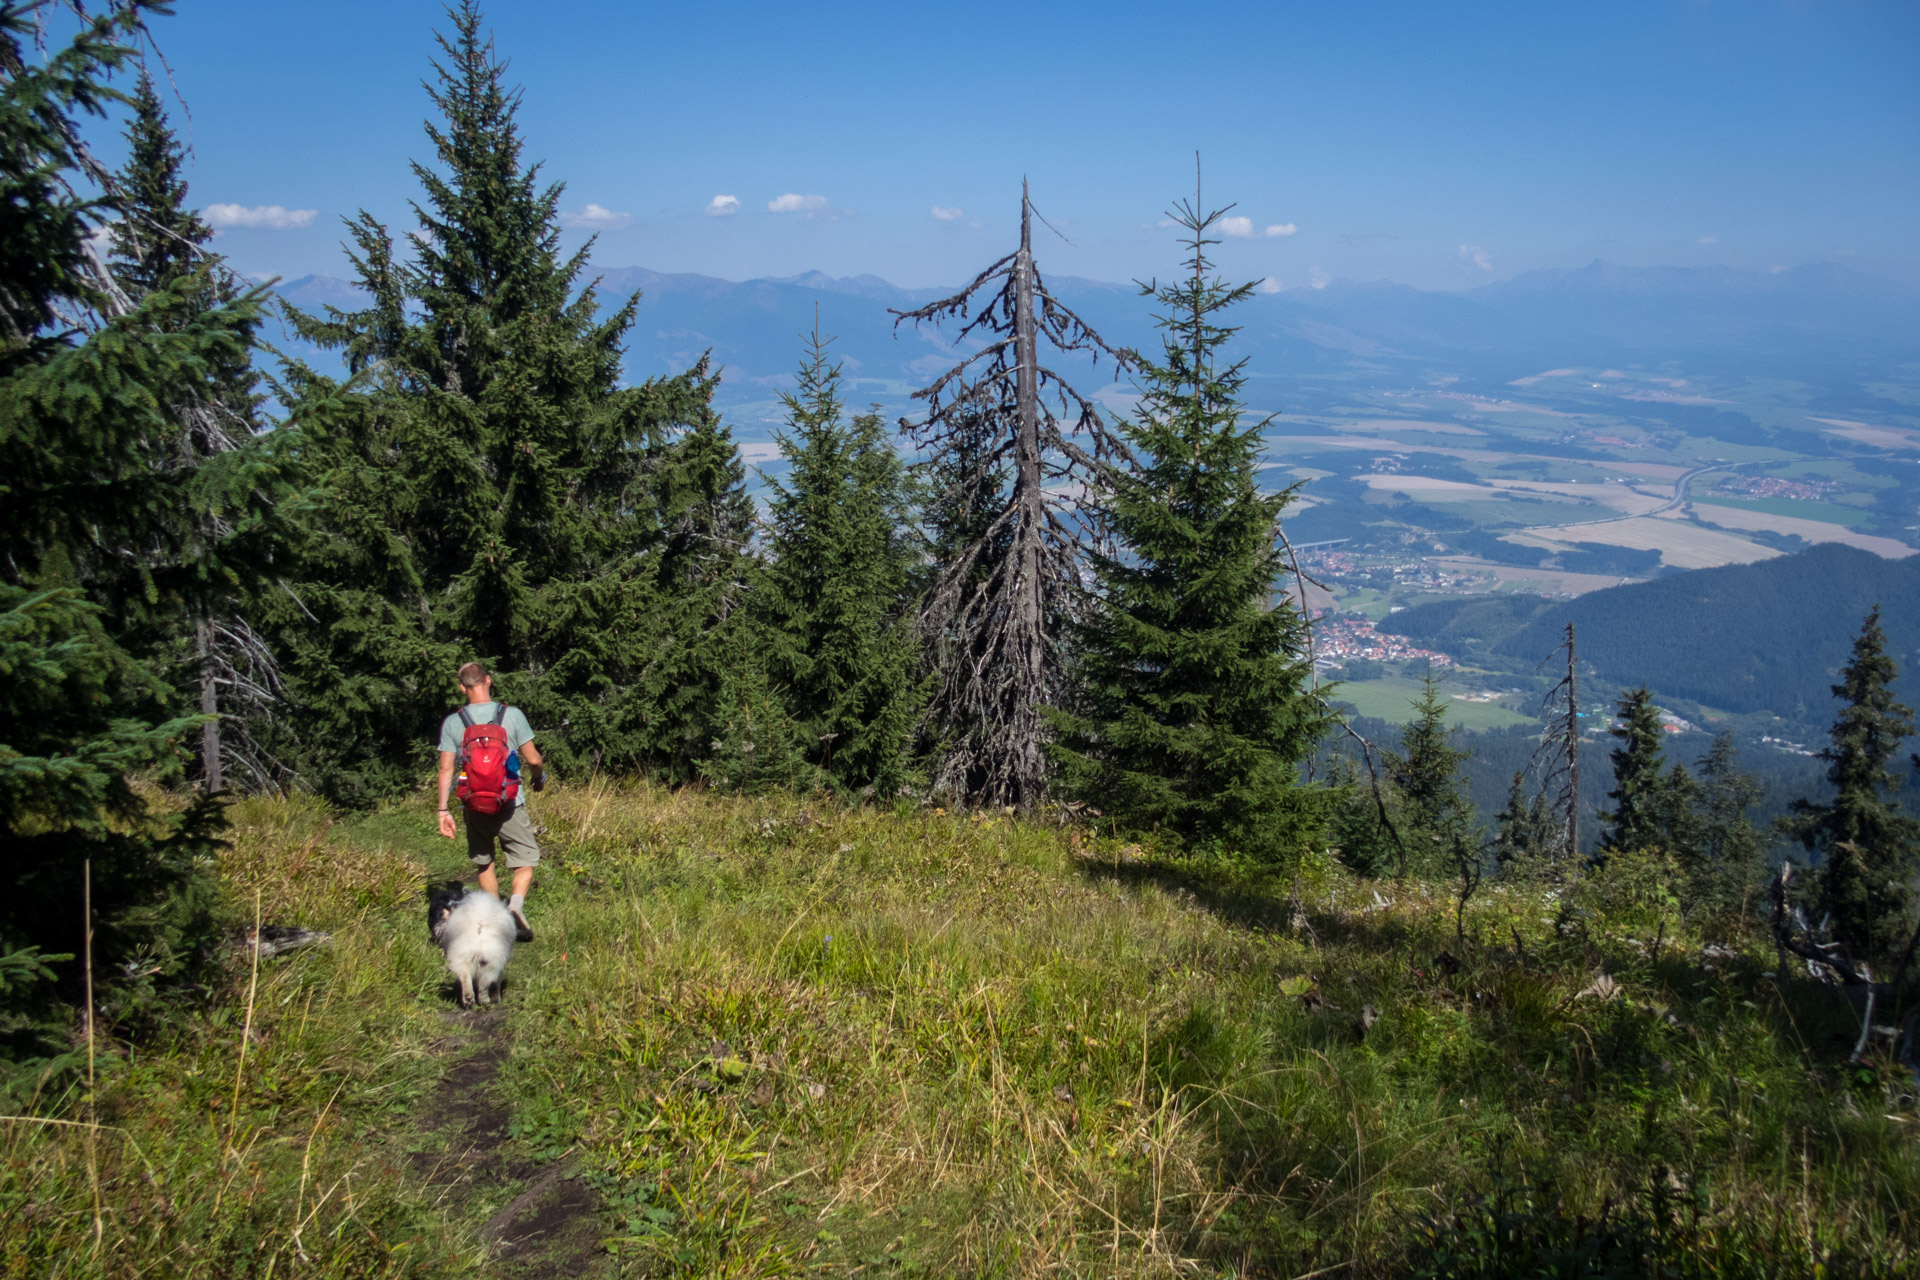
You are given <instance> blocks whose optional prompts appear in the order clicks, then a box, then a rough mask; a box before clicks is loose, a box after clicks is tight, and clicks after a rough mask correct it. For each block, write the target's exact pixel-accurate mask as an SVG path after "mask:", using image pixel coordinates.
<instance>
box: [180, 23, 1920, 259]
mask: <svg viewBox="0 0 1920 1280" xmlns="http://www.w3.org/2000/svg"><path fill="white" fill-rule="evenodd" d="M488 19H489V25H490V26H491V28H492V29H493V32H494V34H495V37H496V40H497V43H498V47H499V49H500V51H501V52H502V53H503V54H504V55H506V56H507V57H508V58H509V59H510V60H511V63H512V67H511V73H510V75H511V78H512V80H514V81H515V82H516V83H518V84H519V85H520V86H521V87H522V88H523V89H524V91H525V94H526V99H525V105H524V107H523V110H522V114H521V122H522V126H523V130H524V133H525V137H526V142H527V147H528V154H529V155H530V156H532V157H536V158H539V159H541V160H543V161H544V163H545V166H546V168H545V173H546V174H547V176H548V177H550V178H553V179H558V180H561V181H564V182H565V183H566V185H567V192H566V195H565V197H564V200H563V202H562V208H563V209H565V210H568V211H569V212H570V213H571V214H573V215H574V219H575V221H577V222H579V223H581V224H582V225H580V226H578V227H576V228H575V229H574V230H572V231H570V233H569V234H570V235H573V236H576V237H578V236H584V235H585V234H587V232H588V229H589V228H588V225H586V224H594V225H597V226H598V229H599V231H600V236H601V239H600V247H599V249H598V251H597V254H596V257H597V259H598V260H599V261H600V262H601V263H602V264H604V265H607V266H647V267H652V268H655V269H657V270H665V271H695V272H702V273H705V274H710V275H718V276H725V277H728V278H732V279H744V278H748V277H751V276H758V275H792V274H797V273H799V272H802V271H806V270H810V269H819V270H824V271H828V272H831V273H833V274H836V275H849V274H857V273H860V272H873V273H875V274H877V275H881V276H885V277H887V278H888V279H891V280H893V281H895V282H896V283H900V284H907V285H924V284H937V283H948V282H956V281H959V280H961V279H963V278H965V277H966V276H967V275H969V274H970V273H971V272H972V271H974V270H977V269H978V268H979V267H981V266H984V265H985V264H986V263H987V262H989V261H991V260H992V259H993V258H994V257H997V256H998V255H999V254H1000V253H1001V252H1004V251H1005V250H1006V249H1007V248H1008V247H1010V240H1011V237H1012V235H1013V233H1014V227H1015V222H1016V217H1017V212H1018V199H1019V183H1020V178H1021V176H1022V175H1023V174H1024V175H1027V176H1028V177H1030V178H1031V180H1032V182H1033V190H1034V197H1035V202H1036V204H1037V205H1038V207H1039V208H1040V209H1041V210H1042V212H1044V213H1045V214H1046V216H1047V217H1048V219H1049V220H1050V221H1051V222H1052V223H1053V224H1054V225H1055V226H1057V227H1058V228H1059V229H1060V230H1061V231H1062V232H1064V233H1065V234H1066V236H1067V237H1069V238H1070V239H1071V241H1072V245H1071V247H1069V246H1068V245H1065V244H1061V243H1060V242H1058V241H1051V242H1050V243H1049V244H1048V245H1047V246H1046V247H1045V249H1044V251H1043V252H1042V255H1041V263H1042V266H1043V268H1045V269H1048V270H1049V271H1051V272H1053V273H1055V274H1068V275H1080V276H1090V277H1094V278H1100V279H1110V280H1121V279H1129V278H1134V277H1142V276H1146V275H1149V274H1152V273H1155V272H1162V273H1164V272H1165V271H1166V270H1168V269H1169V268H1170V267H1171V266H1172V265H1173V264H1174V262H1175V261H1176V259H1177V247H1176V246H1175V244H1174V243H1173V239H1172V236H1171V235H1170V233H1169V232H1168V231H1166V230H1165V229H1164V228H1161V227H1159V226H1157V225H1156V223H1157V222H1158V220H1159V219H1160V217H1161V214H1162V212H1163V210H1165V209H1166V207H1167V206H1168V204H1169V203H1170V202H1171V201H1172V200H1173V199H1175V198H1178V197H1180V196H1183V195H1186V194H1188V193H1189V192H1191V190H1192V184H1193V155H1194V152H1195V150H1196V149H1197V150H1199V151H1200V152H1201V153H1202V155H1203V158H1204V163H1205V170H1206V184H1207V195H1208V198H1209V201H1210V202H1211V201H1214V200H1218V201H1220V202H1226V201H1234V202H1237V204H1238V209H1237V210H1236V212H1237V213H1239V214H1242V215H1245V216H1246V217H1247V219H1248V223H1247V227H1246V230H1247V231H1248V233H1249V234H1248V235H1247V236H1246V237H1244V238H1233V239H1231V240H1230V241H1229V243H1227V244H1226V245H1225V246H1223V249H1222V251H1221V254H1220V257H1221V260H1222V264H1223V266H1224V267H1225V268H1226V269H1227V270H1229V271H1230V272H1233V273H1236V274H1239V275H1242V276H1245V277H1247V278H1258V277H1268V278H1271V279H1272V280H1274V281H1275V282H1277V283H1278V285H1280V286H1283V287H1285V288H1300V287H1307V286H1309V285H1311V284H1312V283H1314V282H1316V281H1324V280H1326V279H1328V278H1333V277H1352V278H1359V279H1378V278H1384V279H1391V280H1396V281H1402V282H1405V283H1409V284H1413V285H1417V286H1419V287H1422V288H1429V289H1434V288H1439V289H1456V288H1468V287H1472V286H1473V285H1475V284H1479V283H1483V282H1486V281H1489V280H1494V279H1502V278H1506V277H1508V276H1511V275H1514V274H1517V273H1519V272H1521V271H1525V270H1529V269H1533V268H1537V267H1562V266H1578V265H1583V264H1585V263H1586V262H1588V261H1590V260H1592V259H1593V258H1595V257H1600V258H1605V259H1607V260H1609V261H1614V262H1624V263H1630V264H1651V263H1679V264H1698V263H1727V264H1731V265H1736V266H1743V267H1767V266H1776V265H1795V264H1799V263H1803V262H1810V261H1835V262H1842V263H1847V264H1849V265H1853V266H1855V267H1857V268H1859V269H1862V270H1865V271H1869V272H1872V273H1875V274H1887V275H1893V276H1897V277H1900V278H1902V279H1905V280H1908V281H1909V282H1916V281H1920V248H1916V245H1917V244H1920V239H1917V238H1916V233H1917V232H1920V216H1916V211H1920V75H1917V74H1916V73H1915V68H1916V67H1917V66H1920V5H1916V4H1914V3H1911V2H1910V0H1898V2H1887V0H1879V2H1874V0H1858V2H1850V3H1835V2H1828V0H1806V2H1804V3H1777V2H1772V0H1766V2H1762V0H1756V2H1753V3H1724V2H1719V3H1700V2H1697V0H1647V2H1640V0H1609V3H1606V4H1600V5H1571V4H1561V3H1554V2H1551V0H1549V2H1548V3H1540V0H1531V2H1529V3H1521V4H1493V3H1473V2H1471V0H1469V2H1466V3H1461V4H1456V5H1437V4H1431V3H1403V4H1388V3H1376V4H1364V3H1361V4H1329V3H1325V2H1324V0H1320V2H1318V3H1312V4H1296V3H1267V4H1259V3H1255V4H1246V5H1205V6H1193V5H1173V4H1167V3H1161V4H1152V5H1148V4H1131V3H1104V4H1091V3H1089V4H1058V3H1046V2H1045V0H1027V2H1025V3H1000V2H999V0H984V2H978V3H972V4H967V5H901V4H898V3H893V4H821V5H805V6H803V5H795V4H759V3H753V4H726V3H705V4H693V5H673V6H669V5H657V4H631V3H599V2H594V3H586V2H576V3H561V2H559V0H545V2H543V3H529V2H526V0H513V2H511V3H508V2H506V0H501V2H499V3H496V4H494V5H493V6H492V7H491V8H490V10H489V12H488ZM436 25H441V26H444V25H445V20H444V18H443V16H442V14H441V11H440V8H439V6H438V5H436V4H433V3H423V2H421V0H380V2H379V3H370V2H367V0H326V2H325V3H322V4H286V3H261V2H260V0H180V4H179V13H178V14H177V15H176V16H175V17H173V18H170V19H163V20H161V21H160V22H159V23H158V24H156V34H157V36H158V38H159V41H160V45H161V48H162V49H163V51H164V52H165V54H166V56H167V59H168V62H169V64H170V65H171V68H172V73H173V78H174V82H175V85H176V87H177V89H178V91H179V93H180V95H181V98H182V99H183V100H184V104H185V107H186V109H187V110H188V111H190V113H191V119H190V120H188V119H186V118H182V117H181V116H180V115H179V107H178V105H177V104H176V107H175V112H176V121H175V123H176V125H177V126H178V127H179V129H180V131H181V133H182V135H183V136H184V137H187V138H188V139H189V140H190V141H191V143H192V146H193V158H192V163H191V167H190V171H189V178H190V181H191V183H192V196H193V199H194V200H195V202H196V203H198V204H200V205H202V206H203V207H204V206H212V205H220V206H231V207H230V208H227V209H225V210H223V214H224V216H223V217H222V219H221V220H222V221H225V222H227V223H229V224H230V225H229V226H228V228H227V229H226V230H224V231H223V232H222V235H221V248H222V249H223V250H224V251H225V252H227V253H228V254H229V255H230V257H231V258H232V259H233V261H234V262H235V264H236V265H237V266H238V267H239V268H240V269H242V270H244V271H248V272H254V273H280V274H284V275H288V276H295V275H301V274H305V273H308V272H319V273H323V274H344V263H343V261H342V258H341V254H340V249H339V243H340V240H341V239H342V235H341V231H340V218H341V217H342V216H345V215H350V214H352V213H353V212H354V211H355V210H356V209H359V208H365V209H367V210H369V211H371V212H373V213H374V214H375V215H376V216H379V217H381V218H383V219H388V220H390V221H391V222H393V223H395V224H397V225H399V226H400V227H402V228H404V226H405V225H406V224H405V221H404V220H405V218H406V217H407V211H406V202H407V200H408V199H409V198H410V197H411V196H412V195H413V194H415V187H414V184H413V182H412V180H411V178H410V176H409V174H408V172H407V161H408V160H409V159H410V158H427V156H428V151H427V145H426V142H425V139H424V137H423V135H422V133H421V121H422V119H423V118H424V116H425V113H426V110H427V102H426V96H425V93H424V91H423V90H422V88H421V85H420V81H421V79H422V77H423V76H425V75H426V74H427V60H428V57H429V55H430V53H431V52H432V45H431V38H430V33H431V31H432V30H433V29H434V27H435V26H436ZM719 196H731V197H734V198H735V199H736V200H737V201H738V206H737V210H736V211H735V212H733V213H731V214H729V215H727V216H711V215H710V213H709V206H710V205H711V204H712V202H713V201H714V200H715V198H716V197H719ZM783 196H786V197H796V198H795V199H789V200H786V201H784V202H782V201H781V197H783ZM783 203H784V205H785V206H788V207H787V208H785V209H779V208H778V206H780V205H782V204H783ZM770 205H772V206H776V208H770V207H769V206H770ZM275 206H278V207H279V208H280V209H281V210H284V211H285V213H284V214H283V215H276V214H274V213H272V212H271V210H272V209H273V207H275ZM590 206H591V208H590ZM596 211H597V212H596ZM936 211H939V212H938V213H936ZM309 213H310V216H309ZM275 223H278V224H281V225H279V226H277V227H276V226H274V225H270V224H275ZM1269 228H1272V229H1273V233H1272V234H1269V233H1268V229H1269Z"/></svg>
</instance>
